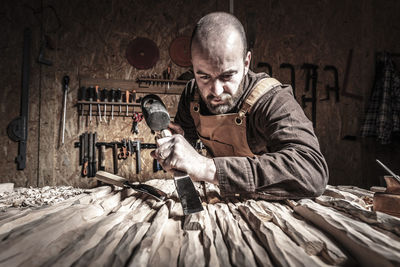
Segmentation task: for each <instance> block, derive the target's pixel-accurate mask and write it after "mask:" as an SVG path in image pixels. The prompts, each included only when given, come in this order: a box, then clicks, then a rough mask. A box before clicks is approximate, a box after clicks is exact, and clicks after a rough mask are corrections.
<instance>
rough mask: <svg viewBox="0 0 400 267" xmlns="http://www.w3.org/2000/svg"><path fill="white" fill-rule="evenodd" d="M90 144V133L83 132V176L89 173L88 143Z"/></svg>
mask: <svg viewBox="0 0 400 267" xmlns="http://www.w3.org/2000/svg"><path fill="white" fill-rule="evenodd" d="M88 144H89V136H88V133H87V132H85V133H84V134H83V144H81V146H82V147H83V162H82V176H83V177H85V176H87V175H88V173H89V150H88V146H89V145H88Z"/></svg>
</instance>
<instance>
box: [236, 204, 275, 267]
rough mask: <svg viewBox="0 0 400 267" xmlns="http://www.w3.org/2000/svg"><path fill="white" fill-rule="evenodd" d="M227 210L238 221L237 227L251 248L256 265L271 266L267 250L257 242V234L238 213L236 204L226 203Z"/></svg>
mask: <svg viewBox="0 0 400 267" xmlns="http://www.w3.org/2000/svg"><path fill="white" fill-rule="evenodd" d="M228 207H229V210H230V211H231V212H232V215H233V216H234V218H235V220H236V221H237V222H238V224H239V227H240V229H241V231H242V233H243V236H244V239H245V240H246V242H247V244H248V245H249V247H250V248H251V250H252V252H253V254H254V258H255V260H256V261H257V265H258V266H273V264H272V262H271V259H270V257H269V255H268V252H267V251H266V250H265V249H264V247H263V246H262V245H261V244H260V243H259V241H258V239H257V236H256V235H255V234H254V232H253V231H252V230H251V228H250V226H249V225H248V224H247V223H246V221H245V220H244V218H243V217H242V216H241V215H240V212H239V210H238V209H237V206H235V205H234V204H233V203H228Z"/></svg>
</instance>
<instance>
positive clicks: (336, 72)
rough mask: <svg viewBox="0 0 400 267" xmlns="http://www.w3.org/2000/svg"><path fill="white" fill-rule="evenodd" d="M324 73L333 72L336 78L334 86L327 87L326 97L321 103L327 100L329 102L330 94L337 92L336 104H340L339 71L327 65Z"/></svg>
mask: <svg viewBox="0 0 400 267" xmlns="http://www.w3.org/2000/svg"><path fill="white" fill-rule="evenodd" d="M324 71H332V72H333V78H334V85H333V86H330V85H328V84H327V85H326V87H325V90H326V97H325V98H322V99H320V100H321V101H325V100H329V98H330V97H329V92H330V91H334V92H335V102H336V103H337V102H339V74H338V70H337V68H336V67H334V66H331V65H327V66H325V68H324Z"/></svg>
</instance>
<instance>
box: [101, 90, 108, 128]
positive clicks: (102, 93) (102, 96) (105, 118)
mask: <svg viewBox="0 0 400 267" xmlns="http://www.w3.org/2000/svg"><path fill="white" fill-rule="evenodd" d="M107 94H108V91H107V88H104V89H103V90H101V96H100V97H101V101H102V102H104V112H103V118H104V121H105V122H107V105H106V102H107Z"/></svg>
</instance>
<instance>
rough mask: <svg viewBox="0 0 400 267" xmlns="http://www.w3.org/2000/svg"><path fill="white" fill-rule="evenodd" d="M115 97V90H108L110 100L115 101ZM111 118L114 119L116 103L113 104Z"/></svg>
mask: <svg viewBox="0 0 400 267" xmlns="http://www.w3.org/2000/svg"><path fill="white" fill-rule="evenodd" d="M114 99H115V90H114V88H111V90H110V91H109V92H108V102H114ZM111 120H114V105H112V104H111Z"/></svg>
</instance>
